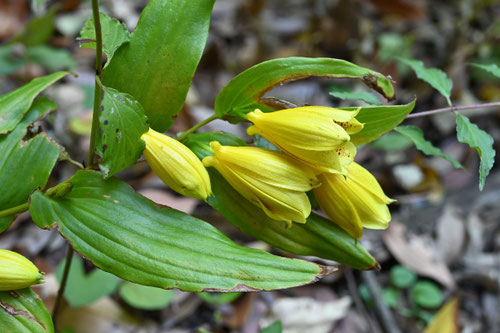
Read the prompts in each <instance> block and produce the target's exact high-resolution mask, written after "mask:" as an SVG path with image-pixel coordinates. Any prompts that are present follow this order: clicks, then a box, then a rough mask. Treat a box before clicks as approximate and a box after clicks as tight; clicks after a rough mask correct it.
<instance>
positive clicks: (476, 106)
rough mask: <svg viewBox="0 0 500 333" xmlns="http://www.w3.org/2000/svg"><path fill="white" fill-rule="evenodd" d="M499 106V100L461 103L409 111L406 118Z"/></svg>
mask: <svg viewBox="0 0 500 333" xmlns="http://www.w3.org/2000/svg"><path fill="white" fill-rule="evenodd" d="M493 107H500V102H493V103H484V104H472V105H462V106H448V107H446V108H441V109H435V110H429V111H422V112H418V113H411V114H409V115H408V116H406V119H410V118H417V117H424V116H429V115H433V114H436V113H441V112H447V111H461V110H473V109H483V108H493Z"/></svg>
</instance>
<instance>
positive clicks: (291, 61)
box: [215, 57, 394, 122]
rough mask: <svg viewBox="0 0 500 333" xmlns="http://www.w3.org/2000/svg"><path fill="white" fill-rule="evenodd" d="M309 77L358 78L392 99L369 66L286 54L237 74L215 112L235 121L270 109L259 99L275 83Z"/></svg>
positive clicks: (380, 77) (388, 83)
mask: <svg viewBox="0 0 500 333" xmlns="http://www.w3.org/2000/svg"><path fill="white" fill-rule="evenodd" d="M310 76H323V77H329V78H352V79H360V80H362V82H363V83H364V84H366V85H367V86H368V87H370V88H372V89H375V90H377V91H378V92H380V93H381V94H382V95H384V96H385V97H386V98H388V99H390V100H391V99H393V98H394V88H393V86H392V83H391V81H390V80H389V79H387V78H386V77H385V76H383V75H382V74H380V73H377V72H375V71H372V70H370V69H367V68H363V67H360V66H357V65H355V64H353V63H350V62H348V61H345V60H340V59H331V58H303V57H290V58H280V59H273V60H269V61H265V62H262V63H260V64H258V65H255V66H253V67H251V68H249V69H247V70H246V71H244V72H242V73H240V74H239V75H238V76H236V77H235V78H234V79H233V80H232V81H231V82H229V84H228V85H226V86H225V87H224V88H223V89H222V91H221V92H220V93H219V95H218V96H217V99H216V100H215V113H216V114H217V115H218V116H219V117H223V118H224V119H227V120H229V121H232V122H239V121H242V120H245V119H246V116H245V114H246V113H248V112H250V111H253V110H255V109H256V108H259V109H261V110H262V111H271V110H272V109H273V108H272V107H271V106H269V105H266V101H265V100H263V99H262V97H263V96H264V94H265V93H266V92H268V91H269V90H271V89H272V88H274V87H275V86H277V85H278V84H283V83H286V82H290V81H294V80H299V79H304V78H307V77H310Z"/></svg>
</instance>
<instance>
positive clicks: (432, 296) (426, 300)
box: [411, 281, 443, 309]
mask: <svg viewBox="0 0 500 333" xmlns="http://www.w3.org/2000/svg"><path fill="white" fill-rule="evenodd" d="M411 295H412V298H413V301H414V302H415V303H416V304H417V305H418V306H421V307H423V308H427V309H435V308H437V307H439V306H440V305H441V303H443V294H442V293H441V290H440V289H439V287H438V286H437V285H436V284H435V283H433V282H430V281H418V282H417V283H416V284H415V286H414V287H413V289H412V291H411Z"/></svg>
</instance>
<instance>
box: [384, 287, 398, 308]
mask: <svg viewBox="0 0 500 333" xmlns="http://www.w3.org/2000/svg"><path fill="white" fill-rule="evenodd" d="M382 301H383V302H384V303H385V304H386V305H387V306H389V307H391V308H397V307H398V302H399V290H397V289H395V288H392V287H388V288H383V289H382Z"/></svg>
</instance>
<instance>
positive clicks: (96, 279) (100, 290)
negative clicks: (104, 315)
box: [56, 255, 120, 307]
mask: <svg viewBox="0 0 500 333" xmlns="http://www.w3.org/2000/svg"><path fill="white" fill-rule="evenodd" d="M65 264H66V260H63V261H61V262H60V263H59V265H58V266H57V271H56V277H57V280H58V281H59V282H61V280H62V276H63V272H64V266H65ZM119 283H120V279H118V278H117V277H116V276H114V275H113V274H109V273H107V272H104V271H102V270H100V269H99V268H96V269H94V270H92V271H91V272H90V273H89V274H85V270H84V267H83V261H82V259H80V257H79V256H76V255H75V256H73V260H71V266H70V268H69V275H68V281H67V285H66V289H65V290H64V297H65V298H66V300H67V301H68V303H69V304H70V305H71V306H72V307H80V306H85V305H88V304H92V303H94V302H95V301H97V300H99V299H100V298H102V297H105V296H108V295H110V294H112V293H113V292H114V291H115V290H116V288H117V287H118V284H119Z"/></svg>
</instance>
